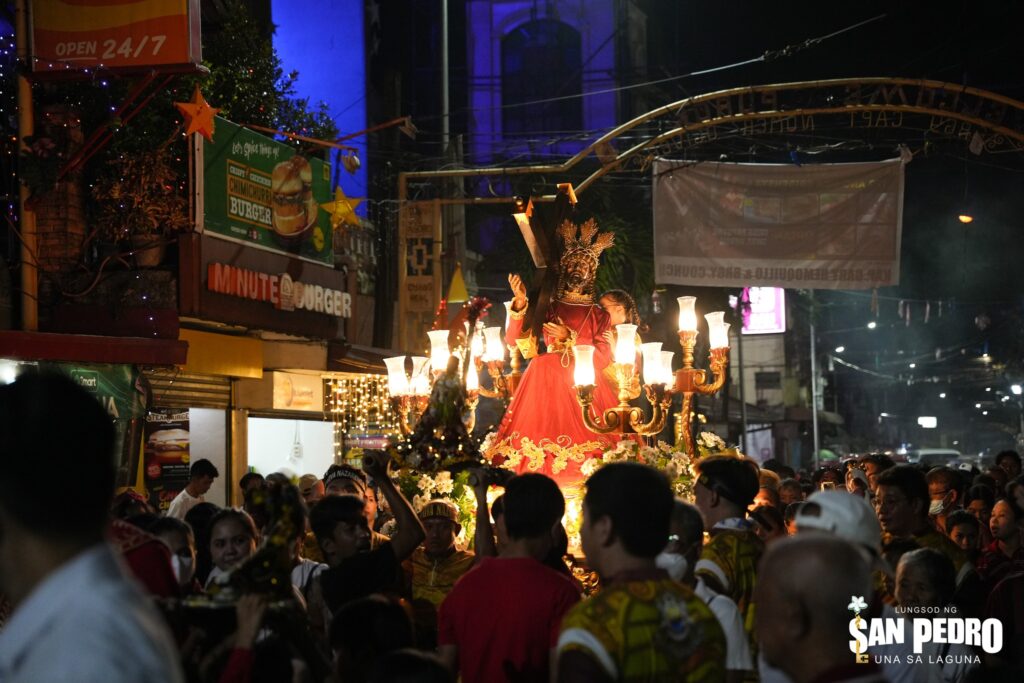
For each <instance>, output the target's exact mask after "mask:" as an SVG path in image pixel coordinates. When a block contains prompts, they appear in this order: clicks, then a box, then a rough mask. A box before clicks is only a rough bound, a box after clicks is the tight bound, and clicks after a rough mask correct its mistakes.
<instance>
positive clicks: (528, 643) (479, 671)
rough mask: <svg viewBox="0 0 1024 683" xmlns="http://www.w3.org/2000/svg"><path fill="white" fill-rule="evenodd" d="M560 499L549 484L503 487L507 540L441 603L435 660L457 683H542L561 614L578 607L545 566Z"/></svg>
mask: <svg viewBox="0 0 1024 683" xmlns="http://www.w3.org/2000/svg"><path fill="white" fill-rule="evenodd" d="M564 512H565V499H564V498H563V497H562V492H561V491H560V490H559V489H558V486H557V485H556V484H555V482H554V481H552V480H551V479H549V478H548V477H545V476H544V475H542V474H523V475H521V476H518V477H516V478H515V479H513V480H511V481H510V482H509V483H508V485H507V486H506V487H505V514H504V520H505V527H506V530H507V531H508V536H509V542H508V544H507V545H506V546H505V548H504V549H503V550H502V552H501V555H500V556H498V557H496V558H490V557H488V558H484V559H482V560H481V561H480V564H478V565H477V566H476V567H475V568H473V569H472V570H470V571H469V572H468V573H466V574H465V575H464V576H463V577H462V578H461V579H459V581H458V583H456V584H455V587H454V588H453V589H452V591H451V592H450V593H449V594H448V597H447V598H445V601H444V602H443V603H441V609H440V611H439V613H438V644H439V645H440V654H441V658H442V659H443V660H444V662H445V664H446V665H447V666H448V668H449V669H450V670H451V671H452V672H453V673H458V674H459V675H461V677H462V681H463V683H477V682H482V683H500V682H501V681H508V682H512V681H544V680H547V679H548V677H549V669H550V661H551V655H552V651H553V650H554V647H555V645H556V643H557V641H558V632H559V628H560V626H561V622H562V617H563V616H564V615H565V613H566V612H567V611H568V610H569V608H571V607H572V606H573V605H575V604H576V603H577V602H579V599H580V596H579V592H578V591H577V589H576V587H575V586H574V585H573V583H572V581H571V580H570V579H569V578H568V577H566V576H563V575H561V574H559V573H558V572H556V571H554V570H552V569H549V568H547V567H545V566H544V565H543V564H541V560H542V559H543V558H544V556H545V555H546V554H547V553H548V550H549V549H550V548H551V545H552V541H553V536H552V531H553V529H554V527H555V526H556V525H557V524H559V522H560V521H561V519H562V514H563V513H564Z"/></svg>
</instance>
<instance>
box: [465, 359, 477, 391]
mask: <svg viewBox="0 0 1024 683" xmlns="http://www.w3.org/2000/svg"><path fill="white" fill-rule="evenodd" d="M479 389H480V377H479V375H477V374H476V364H475V363H470V364H469V369H468V370H467V371H466V391H478V390H479Z"/></svg>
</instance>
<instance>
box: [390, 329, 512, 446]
mask: <svg viewBox="0 0 1024 683" xmlns="http://www.w3.org/2000/svg"><path fill="white" fill-rule="evenodd" d="M489 329H490V328H488V330H489ZM494 330H497V331H498V332H499V333H500V332H501V330H500V329H499V328H494ZM427 336H428V337H429V339H430V357H429V358H427V357H426V356H422V355H414V356H413V357H412V361H413V372H412V373H411V374H407V373H406V356H403V355H398V356H393V357H390V358H384V365H385V366H387V371H388V393H389V394H390V397H391V409H392V410H393V411H394V412H395V414H396V415H397V416H398V428H399V430H400V431H401V433H402V435H404V436H409V435H410V434H412V433H413V431H414V430H415V429H416V425H417V423H419V421H420V419H421V418H422V417H423V413H424V412H425V411H426V410H427V408H428V407H429V404H430V393H431V391H432V389H433V386H434V383H435V382H436V381H437V380H438V379H439V378H440V377H441V376H442V375H444V374H445V371H446V370H447V366H449V364H450V362H451V360H452V358H453V356H457V358H462V356H463V351H464V348H458V349H455V350H454V351H453V350H452V349H450V348H449V343H447V339H449V331H447V330H432V331H430V332H428V333H427ZM498 340H499V344H501V337H500V336H499V337H498ZM469 344H470V362H469V364H467V365H466V368H465V373H464V374H460V376H461V377H462V382H463V387H464V389H465V391H466V411H465V414H464V415H463V416H462V421H463V424H464V425H465V426H466V430H467V431H468V432H472V431H473V427H475V426H476V407H477V404H478V403H479V400H480V394H481V388H480V380H479V374H478V371H477V368H478V367H479V364H480V362H481V360H480V357H481V355H482V356H484V357H483V360H486V361H487V362H488V364H489V362H493V360H492V359H488V358H487V354H485V353H483V350H482V345H483V342H482V338H481V335H480V329H479V328H477V329H476V330H474V333H473V334H472V335H471V337H470V342H469ZM503 356H504V353H503V352H502V353H501V354H500V355H499V359H498V362H499V364H500V362H501V359H502V357H503ZM488 372H489V365H488ZM499 373H500V370H499ZM483 395H487V394H486V393H484V394H483Z"/></svg>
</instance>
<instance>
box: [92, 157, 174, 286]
mask: <svg viewBox="0 0 1024 683" xmlns="http://www.w3.org/2000/svg"><path fill="white" fill-rule="evenodd" d="M173 161H174V160H173V159H172V157H171V152H170V150H169V149H168V148H166V147H161V148H158V149H157V150H155V151H151V152H131V153H128V152H126V153H124V154H121V155H120V156H118V157H117V158H115V159H111V160H110V161H109V162H107V167H106V169H105V172H104V173H103V175H102V177H101V178H100V179H99V180H98V182H97V183H96V185H95V186H94V187H93V198H94V199H95V200H96V203H97V215H96V221H97V225H98V226H99V231H100V234H101V235H102V236H103V237H104V238H105V239H107V240H108V241H110V242H114V243H127V245H128V246H130V248H131V252H132V254H133V256H134V258H135V263H136V264H137V265H138V266H140V267H153V266H156V265H159V264H160V262H161V260H162V259H163V254H164V250H165V248H166V246H167V242H168V240H169V237H170V236H171V235H173V234H175V233H178V232H183V231H185V230H188V228H189V227H190V225H191V222H190V219H189V212H188V199H187V198H186V190H185V182H184V178H183V176H182V174H181V173H180V172H179V171H178V170H177V169H175V167H174V164H173Z"/></svg>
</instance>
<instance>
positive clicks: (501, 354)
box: [484, 327, 505, 361]
mask: <svg viewBox="0 0 1024 683" xmlns="http://www.w3.org/2000/svg"><path fill="white" fill-rule="evenodd" d="M484 360H485V361H493V360H505V340H504V339H502V334H501V328H500V327H485V328H484Z"/></svg>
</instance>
